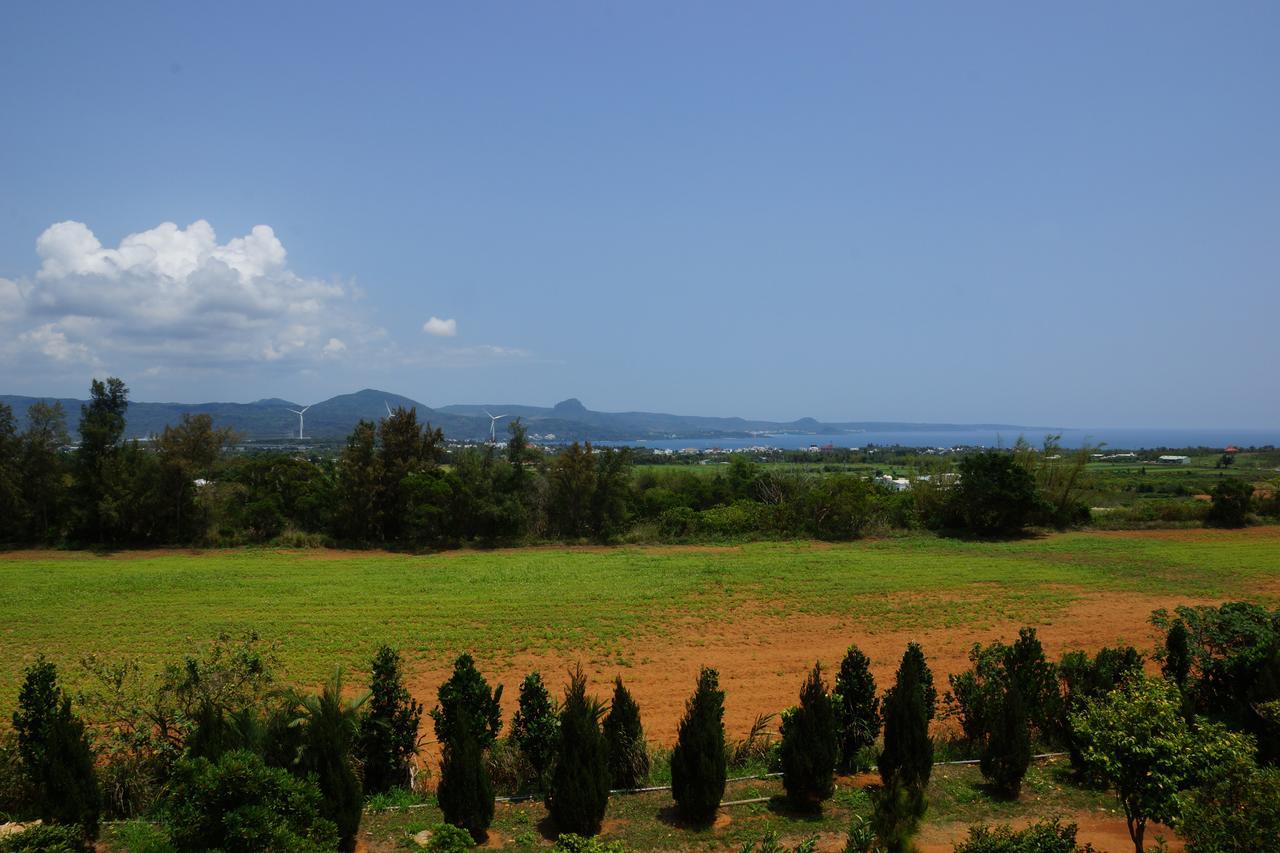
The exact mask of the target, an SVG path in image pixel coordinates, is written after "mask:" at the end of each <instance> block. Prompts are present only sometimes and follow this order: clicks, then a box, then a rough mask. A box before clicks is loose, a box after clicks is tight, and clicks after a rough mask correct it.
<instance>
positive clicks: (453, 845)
mask: <svg viewBox="0 0 1280 853" xmlns="http://www.w3.org/2000/svg"><path fill="white" fill-rule="evenodd" d="M472 847H475V841H474V840H472V838H471V833H469V832H467V831H466V830H465V829H460V828H458V827H456V826H454V825H453V824H449V823H441V824H436V825H435V826H434V827H432V828H431V835H430V837H429V838H428V839H427V845H426V847H425V848H424V849H425V850H426V851H427V853H464V851H466V850H470V849H471V848H472Z"/></svg>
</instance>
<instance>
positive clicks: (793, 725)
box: [782, 663, 836, 810]
mask: <svg viewBox="0 0 1280 853" xmlns="http://www.w3.org/2000/svg"><path fill="white" fill-rule="evenodd" d="M835 765H836V727H835V712H834V709H833V707H832V704H831V697H830V696H829V695H828V694H827V685H826V684H825V683H823V680H822V665H821V664H817V663H815V664H814V665H813V671H812V672H810V673H809V677H808V678H806V679H805V682H804V686H803V687H801V688H800V705H799V707H797V708H793V709H791V710H790V711H788V712H787V714H786V715H784V717H783V719H782V785H783V787H784V788H786V790H787V800H788V801H790V803H791V806H792V807H793V808H796V809H805V810H809V809H816V808H821V806H822V801H823V800H826V799H828V798H829V797H830V796H831V795H832V793H834V791H835V779H834V777H833V775H832V774H833V772H834V771H835Z"/></svg>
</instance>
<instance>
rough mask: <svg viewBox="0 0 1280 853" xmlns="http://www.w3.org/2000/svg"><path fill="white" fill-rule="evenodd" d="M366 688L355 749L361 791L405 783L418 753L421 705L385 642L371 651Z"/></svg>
mask: <svg viewBox="0 0 1280 853" xmlns="http://www.w3.org/2000/svg"><path fill="white" fill-rule="evenodd" d="M369 690H370V696H369V702H368V704H367V705H366V708H365V712H364V714H363V715H362V716H361V717H360V731H359V735H358V738H357V752H358V754H359V756H360V761H361V764H362V765H363V767H364V790H365V792H366V793H380V792H382V791H387V790H390V789H391V788H392V787H394V786H396V785H407V784H408V783H409V764H410V762H412V761H413V757H414V756H415V755H417V753H418V727H419V725H420V724H421V722H422V705H421V704H420V703H418V702H416V701H414V699H413V697H412V696H410V695H409V690H408V688H406V687H405V686H404V673H403V670H402V665H401V661H400V653H399V652H397V651H395V650H394V649H392V648H391V647H389V646H382V647H381V648H379V649H378V652H377V654H375V655H374V658H373V674H372V677H371V679H370V684H369Z"/></svg>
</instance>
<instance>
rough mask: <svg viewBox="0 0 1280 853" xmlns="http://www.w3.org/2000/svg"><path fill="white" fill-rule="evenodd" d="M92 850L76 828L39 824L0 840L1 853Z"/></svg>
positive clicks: (51, 852) (82, 852)
mask: <svg viewBox="0 0 1280 853" xmlns="http://www.w3.org/2000/svg"><path fill="white" fill-rule="evenodd" d="M91 849H92V848H91V847H87V846H86V845H85V842H84V836H83V835H82V834H81V832H80V828H79V827H76V826H63V825H59V824H51V823H45V824H38V825H36V826H31V827H28V828H27V829H24V830H23V831H22V832H19V833H17V834H16V835H10V836H7V837H5V838H0V853H86V851H89V850H91Z"/></svg>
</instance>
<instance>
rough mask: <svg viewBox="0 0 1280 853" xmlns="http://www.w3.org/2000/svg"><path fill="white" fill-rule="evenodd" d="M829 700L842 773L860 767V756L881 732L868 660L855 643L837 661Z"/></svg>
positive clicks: (873, 677)
mask: <svg viewBox="0 0 1280 853" xmlns="http://www.w3.org/2000/svg"><path fill="white" fill-rule="evenodd" d="M832 700H833V701H834V703H835V712H836V728H837V730H838V732H839V744H838V746H839V761H838V763H837V767H838V768H839V769H840V772H841V773H851V772H855V771H858V770H863V769H865V768H864V766H863V765H862V764H861V761H860V756H864V755H865V753H864V750H866V749H867V747H869V746H871V745H872V744H874V743H875V742H876V738H877V737H878V736H879V735H880V699H879V697H877V696H876V679H875V676H873V675H872V674H871V660H870V658H868V657H867V656H866V655H864V654H863V653H862V651H861V650H859V649H858V647H857V646H850V647H849V650H848V651H846V652H845V655H844V660H842V661H841V662H840V672H839V674H838V675H837V676H836V686H835V693H834V694H833V696H832Z"/></svg>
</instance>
